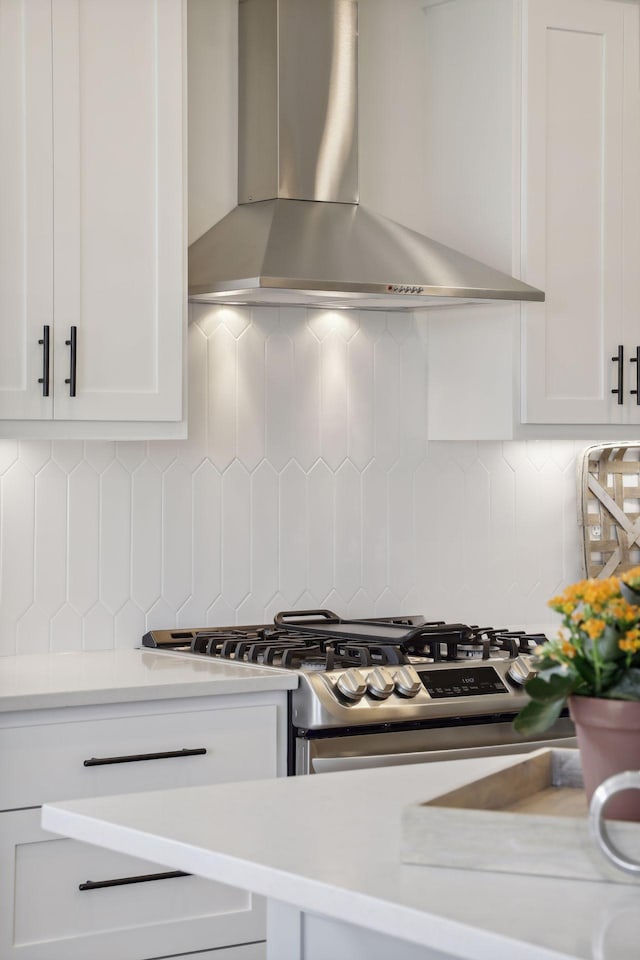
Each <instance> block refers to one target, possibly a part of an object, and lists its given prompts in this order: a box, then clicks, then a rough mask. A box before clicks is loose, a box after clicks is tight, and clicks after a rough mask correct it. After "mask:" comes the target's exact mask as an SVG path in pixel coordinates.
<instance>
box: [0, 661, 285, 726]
mask: <svg viewBox="0 0 640 960" xmlns="http://www.w3.org/2000/svg"><path fill="white" fill-rule="evenodd" d="M297 685H298V678H297V676H296V675H295V674H293V673H291V671H287V670H277V669H274V668H273V667H268V668H263V667H260V666H253V665H252V664H245V663H230V662H223V661H213V660H211V659H210V658H205V657H202V658H197V657H187V656H180V655H179V654H174V653H166V652H164V653H155V652H153V651H152V650H99V651H95V652H87V653H37V654H27V655H25V656H18V657H0V712H7V711H12V710H33V709H43V708H48V707H66V706H78V705H84V704H100V703H122V702H126V701H129V700H166V699H169V698H172V697H201V696H202V697H204V696H206V697H209V696H217V695H226V694H235V693H254V692H257V691H261V690H291V689H294V688H295V687H297Z"/></svg>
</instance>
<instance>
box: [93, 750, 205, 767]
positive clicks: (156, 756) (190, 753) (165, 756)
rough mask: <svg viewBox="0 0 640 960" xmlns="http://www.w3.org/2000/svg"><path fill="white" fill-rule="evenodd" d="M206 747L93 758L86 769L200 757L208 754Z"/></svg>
mask: <svg viewBox="0 0 640 960" xmlns="http://www.w3.org/2000/svg"><path fill="white" fill-rule="evenodd" d="M206 752H207V751H206V748H205V747H196V749H195V750H168V751H166V752H165V753H136V754H132V755H131V756H129V757H91V759H90V760H85V761H84V766H85V767H103V766H105V765H106V764H107V763H138V761H140V760H170V759H171V758H172V757H200V756H202V754H204V753H206Z"/></svg>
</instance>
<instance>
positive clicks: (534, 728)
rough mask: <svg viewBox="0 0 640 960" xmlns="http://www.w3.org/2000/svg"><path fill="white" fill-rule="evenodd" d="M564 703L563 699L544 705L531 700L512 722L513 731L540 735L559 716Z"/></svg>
mask: <svg viewBox="0 0 640 960" xmlns="http://www.w3.org/2000/svg"><path fill="white" fill-rule="evenodd" d="M529 682H531V681H529ZM565 702H566V698H565V697H561V698H559V699H557V700H551V701H548V702H546V703H540V702H539V701H536V700H531V701H530V702H529V703H528V704H527V705H526V706H525V707H523V708H522V710H521V711H520V713H519V714H518V716H517V717H516V718H515V720H514V721H513V729H514V730H516V731H517V732H518V733H524V734H529V733H542V732H543V731H544V730H548V729H549V727H550V726H552V725H553V724H554V723H555V721H556V720H557V719H558V717H559V716H560V713H561V712H562V708H563V707H564V705H565Z"/></svg>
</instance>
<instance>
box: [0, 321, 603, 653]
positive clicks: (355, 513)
mask: <svg viewBox="0 0 640 960" xmlns="http://www.w3.org/2000/svg"><path fill="white" fill-rule="evenodd" d="M191 309H192V311H193V316H192V320H193V323H192V324H191V326H190V330H189V439H188V440H186V441H180V442H162V443H161V442H149V443H141V442H131V443H125V442H122V443H105V442H87V443H82V442H77V441H54V442H52V443H49V442H44V441H33V442H32V441H20V442H19V443H18V442H16V441H13V440H6V441H0V533H1V538H0V600H1V602H0V653H2V654H12V653H32V652H38V651H46V650H58V651H59V650H75V649H86V650H94V649H101V648H109V647H113V646H117V647H134V646H136V645H138V644H139V641H140V636H141V634H142V633H143V632H144V630H145V629H149V628H151V627H167V626H172V625H174V624H175V625H179V626H205V625H207V624H224V623H233V622H245V623H246V622H260V621H262V620H268V619H270V618H271V617H273V615H274V614H275V613H276V612H277V611H278V610H282V609H292V608H295V607H297V608H302V607H330V608H334V609H336V610H337V612H338V613H341V614H343V615H350V616H365V615H367V614H371V613H375V614H378V615H383V614H390V613H395V612H398V611H404V612H409V613H424V614H426V615H428V616H429V617H430V618H434V619H435V618H447V619H455V620H469V621H473V622H478V621H482V622H485V623H489V622H491V623H494V624H498V625H506V624H520V623H527V622H529V623H544V622H548V621H549V619H550V618H549V614H548V612H547V607H546V600H547V598H548V597H549V596H550V595H551V594H552V593H554V592H556V591H557V590H558V588H559V587H561V586H562V585H563V584H565V583H568V582H570V581H571V580H573V579H574V578H576V577H577V576H579V574H580V569H579V553H578V533H577V525H576V505H575V481H574V475H575V457H576V453H577V452H578V450H580V449H582V447H583V446H584V445H585V444H584V443H580V442H573V441H536V442H533V441H530V442H526V443H524V442H522V443H515V442H512V443H497V442H492V443H485V442H483V443H464V444H463V443H431V444H428V443H427V438H426V415H425V404H426V359H425V357H426V349H427V348H426V335H425V326H424V321H423V320H421V319H417V318H415V317H411V316H410V315H407V314H388V315H387V314H384V313H379V312H371V311H370V312H361V313H358V312H349V313H345V312H342V313H340V312H331V311H320V310H303V309H301V308H293V307H291V308H286V309H282V310H278V309H276V308H260V309H255V310H253V311H252V310H250V309H249V308H231V307H224V308H222V307H206V306H201V305H198V306H193V307H192V308H191Z"/></svg>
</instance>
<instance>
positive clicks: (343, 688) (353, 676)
mask: <svg viewBox="0 0 640 960" xmlns="http://www.w3.org/2000/svg"><path fill="white" fill-rule="evenodd" d="M336 690H337V691H338V693H340V694H341V695H342V696H343V697H344V698H345V699H346V700H351V701H352V702H353V703H356V702H357V701H358V700H361V699H362V697H364V695H365V693H366V692H367V684H366V681H365V679H364V677H363V675H362V674H361V673H360V671H359V670H347V671H345V673H342V674H341V675H340V676H339V677H338V679H337V681H336Z"/></svg>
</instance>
